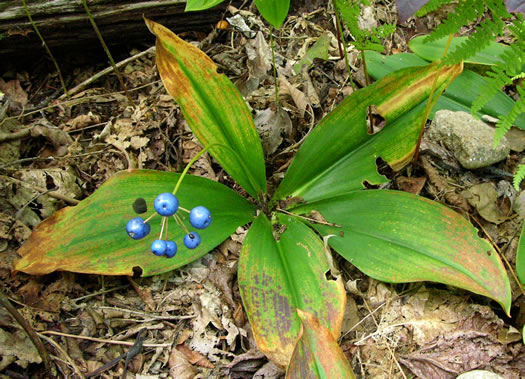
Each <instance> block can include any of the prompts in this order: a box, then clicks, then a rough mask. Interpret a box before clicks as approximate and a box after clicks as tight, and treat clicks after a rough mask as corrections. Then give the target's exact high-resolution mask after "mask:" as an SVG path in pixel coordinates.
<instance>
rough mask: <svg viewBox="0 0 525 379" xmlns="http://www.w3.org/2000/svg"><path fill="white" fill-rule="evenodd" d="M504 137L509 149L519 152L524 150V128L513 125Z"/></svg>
mask: <svg viewBox="0 0 525 379" xmlns="http://www.w3.org/2000/svg"><path fill="white" fill-rule="evenodd" d="M505 138H506V139H507V141H508V142H509V145H510V149H511V150H512V151H517V152H518V153H521V152H522V151H523V150H525V130H521V129H518V128H516V127H515V126H513V127H512V128H510V130H509V131H508V132H507V134H505Z"/></svg>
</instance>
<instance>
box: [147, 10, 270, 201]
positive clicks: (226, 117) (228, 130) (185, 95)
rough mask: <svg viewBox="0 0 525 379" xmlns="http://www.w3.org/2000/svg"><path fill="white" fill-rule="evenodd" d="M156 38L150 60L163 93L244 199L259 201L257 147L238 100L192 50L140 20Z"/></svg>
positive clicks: (262, 177)
mask: <svg viewBox="0 0 525 379" xmlns="http://www.w3.org/2000/svg"><path fill="white" fill-rule="evenodd" d="M145 21H146V24H147V25H148V27H149V29H150V30H151V32H152V33H153V34H155V35H156V36H157V43H156V59H157V67H158V69H159V73H160V76H161V79H162V81H163V83H164V86H165V87H166V89H167V91H168V93H169V94H170V95H171V96H173V97H174V98H175V100H176V101H177V103H178V104H179V106H180V107H181V110H182V113H183V114H184V118H185V119H186V121H187V122H188V125H189V126H190V128H191V130H192V131H193V133H194V134H195V136H197V138H198V139H199V141H200V142H201V143H202V144H203V146H205V147H206V146H209V145H213V144H220V146H213V147H211V148H210V152H211V154H212V155H213V156H214V157H215V159H217V161H218V162H219V163H220V164H221V166H222V167H223V168H224V169H225V170H226V171H227V172H228V174H230V175H231V176H232V178H233V179H235V180H236V181H237V182H238V183H239V184H240V185H241V186H242V187H243V188H244V189H245V190H246V192H248V193H249V194H250V195H252V196H253V197H255V198H259V199H261V198H263V194H264V193H265V192H266V174H265V167H264V156H263V150H262V145H261V141H260V139H259V135H258V133H257V129H256V128H255V124H254V122H253V118H252V115H251V113H250V110H249V109H248V106H247V105H246V103H245V102H244V99H243V98H242V96H241V94H240V93H239V91H238V90H237V88H235V86H234V85H233V83H232V82H231V81H230V80H229V79H228V78H227V77H226V76H225V75H224V74H218V73H217V66H216V65H215V63H213V61H212V60H211V59H210V58H208V56H207V55H206V54H204V53H203V52H202V51H200V50H199V49H197V48H196V47H195V46H193V45H191V44H189V43H187V42H184V41H183V40H182V39H180V38H179V37H177V35H175V34H174V33H172V32H171V31H170V30H169V29H167V28H165V27H164V26H162V25H160V24H157V23H155V22H153V21H151V20H148V19H145Z"/></svg>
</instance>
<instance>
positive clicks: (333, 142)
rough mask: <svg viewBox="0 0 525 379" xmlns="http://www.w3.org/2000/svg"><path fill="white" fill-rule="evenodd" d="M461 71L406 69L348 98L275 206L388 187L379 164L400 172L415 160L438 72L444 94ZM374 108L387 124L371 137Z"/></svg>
mask: <svg viewBox="0 0 525 379" xmlns="http://www.w3.org/2000/svg"><path fill="white" fill-rule="evenodd" d="M461 69H462V67H461V66H460V65H457V66H452V67H446V68H443V69H442V70H441V69H439V68H438V67H437V66H425V67H414V68H407V69H403V70H400V71H396V72H394V73H392V74H390V75H387V76H385V77H384V78H383V79H382V80H380V81H377V82H375V83H374V84H372V85H370V86H368V87H367V88H364V89H361V90H359V91H356V92H354V93H353V94H352V95H350V96H348V97H347V98H346V99H344V100H343V102H342V103H341V104H339V106H337V108H336V109H334V110H333V111H332V112H331V113H330V114H328V115H327V116H326V117H325V118H324V119H323V120H321V122H320V123H319V125H317V126H316V127H315V128H314V129H313V130H312V132H311V133H310V135H309V136H308V138H307V139H306V140H305V142H304V143H303V145H302V146H301V148H300V149H299V151H298V152H297V154H296V156H295V158H294V160H293V162H292V164H291V165H290V168H289V169H288V172H287V173H286V175H285V177H284V179H283V181H282V182H281V185H280V187H279V188H278V190H277V191H276V193H275V195H274V201H275V200H284V199H286V198H288V197H292V198H296V199H297V200H302V201H313V200H318V199H321V198H324V197H329V196H333V195H335V194H338V193H344V192H347V191H351V190H356V189H361V188H363V187H364V184H363V182H364V181H368V182H369V183H373V184H379V183H382V182H384V181H385V179H384V178H383V177H382V176H380V175H379V174H378V173H377V169H376V163H375V162H376V159H377V158H379V157H381V158H383V159H384V160H385V161H387V162H388V163H389V164H390V165H391V166H392V167H394V168H395V169H399V168H401V167H402V166H403V165H404V164H406V163H407V162H408V161H409V160H410V159H411V157H412V155H413V154H414V152H415V148H416V144H417V140H418V137H419V133H420V130H421V126H422V125H424V121H425V120H424V104H425V103H424V102H425V101H426V100H427V99H428V97H429V94H430V89H431V87H432V83H433V81H434V78H435V76H436V74H437V73H438V72H439V79H438V90H439V89H441V88H443V87H446V86H447V85H448V84H449V82H450V81H451V80H452V79H453V78H454V77H455V76H457V75H458V74H459V73H460V72H461ZM437 93H439V91H438V92H437ZM434 101H435V99H434ZM372 105H373V106H375V109H377V111H378V112H379V114H381V115H382V116H383V117H384V118H385V120H386V126H385V127H384V128H383V130H382V131H381V132H380V133H378V134H375V135H369V134H368V133H367V130H366V124H365V123H366V116H367V108H368V106H372Z"/></svg>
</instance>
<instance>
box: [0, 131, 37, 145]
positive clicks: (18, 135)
mask: <svg viewBox="0 0 525 379" xmlns="http://www.w3.org/2000/svg"><path fill="white" fill-rule="evenodd" d="M30 135H31V128H26V129H22V130H21V131H19V132H15V133H0V143H2V142H9V141H15V140H17V139H22V138H26V137H29V136H30Z"/></svg>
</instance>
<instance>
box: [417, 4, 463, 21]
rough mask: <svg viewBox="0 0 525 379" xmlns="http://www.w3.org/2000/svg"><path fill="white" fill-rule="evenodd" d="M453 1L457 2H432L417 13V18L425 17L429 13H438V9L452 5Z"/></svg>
mask: <svg viewBox="0 0 525 379" xmlns="http://www.w3.org/2000/svg"><path fill="white" fill-rule="evenodd" d="M453 1H455V0H430V1H429V2H428V3H426V4H425V5H424V6H423V7H421V8H420V9H419V10H418V11H417V12H416V16H417V17H423V16H425V15H427V14H429V13H432V12H435V11H437V10H438V9H440V8H442V7H443V6H445V5H447V4H450V3H452V2H453Z"/></svg>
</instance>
